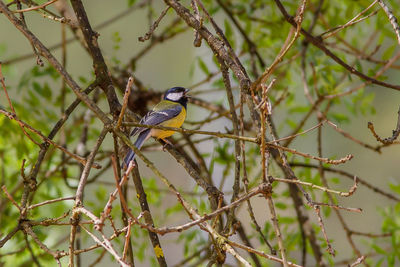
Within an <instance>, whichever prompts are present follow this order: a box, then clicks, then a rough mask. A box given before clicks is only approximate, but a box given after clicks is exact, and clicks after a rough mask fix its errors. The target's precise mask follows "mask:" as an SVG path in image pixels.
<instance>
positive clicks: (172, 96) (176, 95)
mask: <svg viewBox="0 0 400 267" xmlns="http://www.w3.org/2000/svg"><path fill="white" fill-rule="evenodd" d="M182 95H183V93H170V94H168V96H167V99H169V100H172V101H178V100H179V99H180V98H181V97H182Z"/></svg>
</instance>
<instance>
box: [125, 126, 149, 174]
mask: <svg viewBox="0 0 400 267" xmlns="http://www.w3.org/2000/svg"><path fill="white" fill-rule="evenodd" d="M150 130H151V129H147V130H145V131H143V132H141V133H140V134H139V136H138V138H137V139H136V141H135V143H134V144H133V145H134V146H135V147H136V148H137V149H140V148H141V147H142V146H143V143H144V142H145V141H146V140H147V139H148V138H149V137H150V135H149V134H150ZM135 156H136V155H135V152H134V151H133V150H132V149H129V151H128V154H126V156H125V159H124V164H123V166H122V167H123V168H124V167H126V168H127V167H128V166H129V163H130V162H131V161H132V160H134V159H135Z"/></svg>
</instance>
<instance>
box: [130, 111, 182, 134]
mask: <svg viewBox="0 0 400 267" xmlns="http://www.w3.org/2000/svg"><path fill="white" fill-rule="evenodd" d="M182 108H183V107H182V105H173V106H169V107H167V108H166V109H161V110H152V111H150V112H149V113H147V114H146V115H145V116H144V117H143V118H142V119H141V120H140V123H141V124H147V125H159V124H160V123H162V122H164V121H167V120H170V119H172V118H174V117H176V116H178V115H179V113H181V111H182ZM146 129H147V128H141V127H136V128H134V129H133V130H132V132H131V135H132V136H133V135H136V134H138V133H141V132H143V131H144V130H146Z"/></svg>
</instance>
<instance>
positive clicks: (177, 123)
mask: <svg viewBox="0 0 400 267" xmlns="http://www.w3.org/2000/svg"><path fill="white" fill-rule="evenodd" d="M185 119H186V109H185V108H184V107H183V108H182V111H181V113H179V115H178V116H176V117H174V118H172V119H170V120H167V121H164V122H163V123H161V124H160V125H161V126H166V127H175V128H180V127H181V126H182V124H183V122H184V121H185ZM174 133H175V131H164V130H159V129H153V130H152V136H154V137H156V138H159V139H164V138H167V137H169V136H171V135H173V134H174Z"/></svg>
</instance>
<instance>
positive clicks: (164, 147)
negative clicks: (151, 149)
mask: <svg viewBox="0 0 400 267" xmlns="http://www.w3.org/2000/svg"><path fill="white" fill-rule="evenodd" d="M161 140H163V141H164V143H165V144H164V145H163V148H162V149H163V151H164V152H165V149H166V148H167V145H171V146H173V144H172V143H171V142H170V141H168V140H167V139H164V138H162V139H161Z"/></svg>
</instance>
